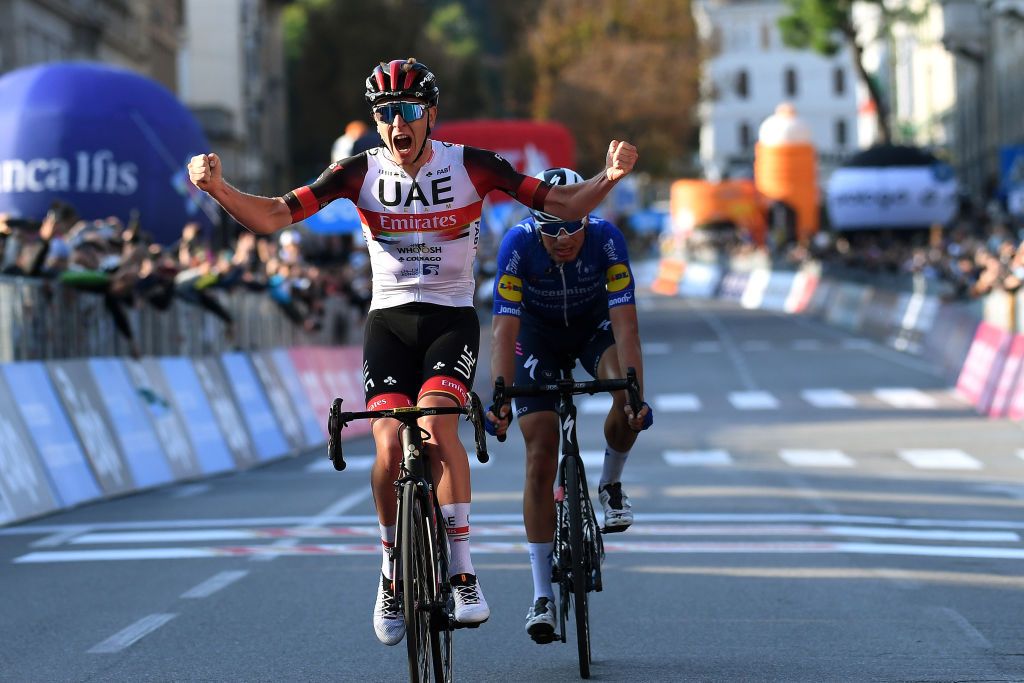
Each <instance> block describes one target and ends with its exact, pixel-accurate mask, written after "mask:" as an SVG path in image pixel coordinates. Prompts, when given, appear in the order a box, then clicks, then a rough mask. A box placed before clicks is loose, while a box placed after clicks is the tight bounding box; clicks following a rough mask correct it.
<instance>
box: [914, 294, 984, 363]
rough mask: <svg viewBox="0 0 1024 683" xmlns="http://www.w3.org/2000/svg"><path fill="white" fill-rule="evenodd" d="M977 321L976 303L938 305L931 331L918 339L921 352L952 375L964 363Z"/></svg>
mask: <svg viewBox="0 0 1024 683" xmlns="http://www.w3.org/2000/svg"><path fill="white" fill-rule="evenodd" d="M980 322H981V312H980V304H977V302H971V303H970V304H963V303H957V304H946V305H944V306H939V308H938V311H937V312H936V314H935V322H934V324H933V325H932V329H931V331H930V332H929V333H928V334H926V335H924V336H923V338H922V340H921V349H922V354H923V355H924V356H925V357H926V358H928V359H930V360H933V361H935V362H936V363H938V364H939V365H940V366H941V367H942V368H943V369H944V370H945V371H946V372H947V373H950V374H951V375H952V376H956V375H957V374H958V373H959V372H960V369H961V368H962V367H963V365H964V360H965V359H966V358H967V352H968V351H969V350H970V348H971V343H972V342H973V341H974V335H975V331H976V330H977V329H978V324H979V323H980Z"/></svg>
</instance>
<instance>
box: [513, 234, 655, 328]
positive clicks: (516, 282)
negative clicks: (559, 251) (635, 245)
mask: <svg viewBox="0 0 1024 683" xmlns="http://www.w3.org/2000/svg"><path fill="white" fill-rule="evenodd" d="M584 230H585V235H586V236H585V238H584V241H583V247H582V248H581V249H580V253H579V255H578V256H577V257H576V259H575V260H574V261H570V262H568V263H563V264H556V263H555V262H554V261H553V260H552V258H551V256H550V255H549V254H548V252H547V251H546V250H545V249H544V245H543V243H542V242H541V238H540V231H539V230H537V226H536V223H535V222H534V220H533V218H532V217H531V218H527V219H526V220H524V221H522V222H521V223H519V224H517V225H515V226H513V227H512V229H511V230H509V231H508V232H507V233H506V234H505V237H504V239H502V241H501V247H500V249H499V250H498V271H497V275H496V276H495V278H494V314H495V315H514V316H517V317H525V318H527V319H532V320H535V321H537V322H543V323H547V324H558V325H562V326H565V327H569V326H570V325H571V323H572V321H573V320H574V319H579V318H582V317H589V316H592V315H594V314H596V313H600V312H602V311H605V312H606V311H607V310H608V309H609V308H614V307H615V306H622V305H624V304H635V303H636V296H635V293H634V284H633V273H632V271H631V270H630V268H629V255H628V254H627V252H626V239H625V238H624V237H623V236H622V232H620V231H619V229H618V228H617V227H615V226H614V225H612V224H611V223H609V222H608V221H606V220H604V219H602V218H598V217H597V216H590V220H589V223H588V224H587V227H586V228H584Z"/></svg>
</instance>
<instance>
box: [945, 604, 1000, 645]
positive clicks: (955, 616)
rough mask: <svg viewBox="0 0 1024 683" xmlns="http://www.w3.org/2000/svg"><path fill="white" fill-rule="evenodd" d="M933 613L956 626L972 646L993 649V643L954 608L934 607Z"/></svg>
mask: <svg viewBox="0 0 1024 683" xmlns="http://www.w3.org/2000/svg"><path fill="white" fill-rule="evenodd" d="M932 611H934V612H935V613H936V614H939V615H941V616H943V617H945V618H946V619H949V620H950V621H952V622H953V623H954V624H956V626H957V628H959V629H960V631H961V632H962V633H963V634H964V635H965V636H967V640H968V641H970V642H971V644H972V645H976V646H978V647H980V648H983V649H985V650H991V649H992V643H990V642H989V640H988V638H986V637H985V636H984V635H982V633H981V631H979V630H978V629H976V628H975V627H974V624H972V623H971V622H970V621H968V620H967V618H966V617H965V616H964V615H962V614H960V613H959V612H957V611H956V610H955V609H953V608H952V607H933V608H932Z"/></svg>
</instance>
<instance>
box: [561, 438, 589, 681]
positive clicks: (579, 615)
mask: <svg viewBox="0 0 1024 683" xmlns="http://www.w3.org/2000/svg"><path fill="white" fill-rule="evenodd" d="M565 505H566V506H568V508H569V552H570V554H571V555H572V596H573V612H574V613H575V615H576V649H577V651H578V653H579V660H580V676H581V677H582V678H590V611H589V608H588V605H587V583H588V582H589V580H590V573H591V569H592V567H591V566H590V564H591V559H590V553H589V552H587V546H586V545H585V542H584V537H583V505H584V501H583V487H582V486H581V481H580V471H579V469H578V468H577V466H576V461H575V460H574V459H572V458H566V461H565Z"/></svg>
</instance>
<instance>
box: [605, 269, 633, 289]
mask: <svg viewBox="0 0 1024 683" xmlns="http://www.w3.org/2000/svg"><path fill="white" fill-rule="evenodd" d="M605 276H606V278H607V280H608V291H609V292H620V291H622V290H623V289H625V288H626V287H628V286H629V283H630V282H632V281H633V280H632V278H630V277H629V268H628V267H627V266H626V264H625V263H616V264H615V265H614V266H612V267H611V268H609V269H608V270H607V271H606V272H605Z"/></svg>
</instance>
